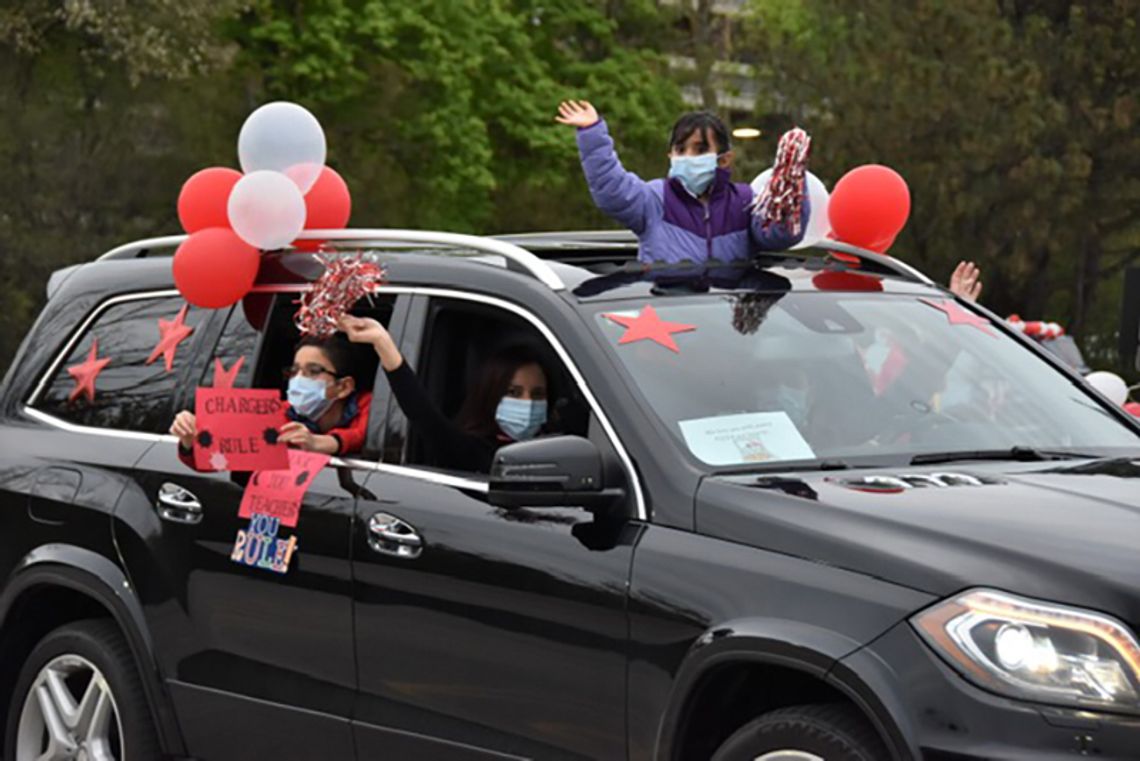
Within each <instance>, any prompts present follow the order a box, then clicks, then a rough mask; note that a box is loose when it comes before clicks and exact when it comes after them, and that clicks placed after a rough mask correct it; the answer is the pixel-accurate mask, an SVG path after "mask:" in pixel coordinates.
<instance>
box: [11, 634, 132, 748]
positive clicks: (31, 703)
mask: <svg viewBox="0 0 1140 761" xmlns="http://www.w3.org/2000/svg"><path fill="white" fill-rule="evenodd" d="M122 738H123V726H122V721H121V720H120V718H119V710H118V707H117V706H116V705H115V696H114V694H113V693H112V692H111V686H110V685H109V684H107V679H106V678H105V677H104V676H103V672H101V671H100V670H99V669H98V668H96V667H95V664H93V663H91V661H89V660H87V659H86V658H83V657H82V656H79V655H70V654H69V655H60V656H58V657H56V658H53V659H52V660H51V661H50V662H49V663H48V664H47V665H45V666H44V667H43V668H42V669H40V673H39V674H37V675H36V678H35V681H33V682H32V686H31V687H30V688H29V689H28V693H27V695H25V696H24V707H23V709H21V711H20V724H19V727H18V728H17V730H16V758H15V761H119V759H122V758H123V747H122Z"/></svg>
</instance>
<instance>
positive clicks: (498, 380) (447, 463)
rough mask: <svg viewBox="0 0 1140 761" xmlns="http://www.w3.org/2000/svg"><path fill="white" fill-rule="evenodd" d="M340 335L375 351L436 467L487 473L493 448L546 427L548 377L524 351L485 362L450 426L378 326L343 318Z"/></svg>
mask: <svg viewBox="0 0 1140 761" xmlns="http://www.w3.org/2000/svg"><path fill="white" fill-rule="evenodd" d="M340 329H341V330H343V331H344V332H345V333H346V334H347V335H348V338H349V340H350V341H354V342H357V343H364V344H369V345H371V346H372V347H373V348H374V349H375V350H376V353H377V355H379V357H380V365H381V367H383V368H384V372H385V374H386V375H387V377H388V385H389V387H391V389H392V393H393V395H395V397H396V401H397V402H398V403H399V405H400V409H402V410H403V411H404V415H406V416H407V418H408V420H409V421H410V422H411V424H412V425H413V426H414V427H415V428H416V432H417V434H419V435H420V436H422V437H423V438H424V440H425V441H426V442H427V443H428V446H429V447H430V448H431V450H432V452H433V454H434V455H435V456H436V460H437V463H438V464H439V465H440V466H441V467H444V468H453V469H456V470H466V471H473V472H478V473H489V472H490V470H491V463H492V461H493V460H494V457H495V452H496V450H498V448H499V447H501V446H503V445H504V444H509V443H511V442H514V441H526V440H527V439H532V438H534V437H535V436H537V435H538V434H539V433H541V432H542V431H543V429H544V428H545V426H546V424H547V413H548V409H547V399H548V397H549V395H550V392H549V387H548V378H549V375H548V374H547V372H546V370H545V368H544V367H543V364H542V361H541V359H540V358H539V357H538V355H537V354H535V353H534V352H532V351H531V350H529V349H527V348H526V347H523V346H514V347H510V348H507V349H504V350H502V351H500V352H498V353H496V354H495V355H494V356H492V357H490V358H489V359H488V360H487V361H486V362H485V363H484V364H483V366H482V367H481V368H480V369H479V378H478V380H477V381H476V383H475V386H474V388H473V389H472V390H471V392H470V393H469V394H468V395H467V398H466V399H465V401H464V403H463V406H462V408H461V409H460V411H459V414H458V416H457V417H456V419H455V420H450V419H448V418H447V416H445V415H444V414H443V413H442V412H441V411H440V410H439V408H438V407H436V405H435V404H433V403H432V401H431V399H430V398H429V397H428V394H427V392H426V391H424V388H423V386H422V385H420V381H419V378H417V377H416V374H415V373H414V372H413V371H412V368H411V367H410V366H409V365H408V363H407V362H405V361H404V358H403V356H402V355H401V354H400V350H399V349H398V348H397V347H396V342H395V341H393V340H392V336H391V335H390V334H389V333H388V331H387V330H385V329H384V326H383V325H381V324H380V323H379V322H377V321H376V320H372V319H368V318H363V317H352V316H349V315H346V316H345V317H344V318H342V319H341V322H340Z"/></svg>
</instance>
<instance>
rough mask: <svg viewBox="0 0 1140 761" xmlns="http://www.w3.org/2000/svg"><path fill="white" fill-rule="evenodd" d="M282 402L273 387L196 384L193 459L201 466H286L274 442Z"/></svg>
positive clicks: (282, 419)
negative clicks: (197, 386)
mask: <svg viewBox="0 0 1140 761" xmlns="http://www.w3.org/2000/svg"><path fill="white" fill-rule="evenodd" d="M285 409H286V403H285V402H284V401H282V400H281V395H280V394H279V393H278V392H277V391H275V390H273V389H263V388H255V389H247V388H237V389H235V388H205V387H199V388H198V394H197V401H196V403H195V405H194V415H195V418H196V423H197V427H198V436H197V438H196V439H195V441H194V464H195V465H196V466H197V467H198V468H200V469H202V470H237V471H243V470H276V469H283V468H287V467H289V458H288V455H287V454H286V452H287V448H286V446H285V445H284V444H278V443H277V430H278V429H279V428H280V427H281V426H283V425H284V424H285Z"/></svg>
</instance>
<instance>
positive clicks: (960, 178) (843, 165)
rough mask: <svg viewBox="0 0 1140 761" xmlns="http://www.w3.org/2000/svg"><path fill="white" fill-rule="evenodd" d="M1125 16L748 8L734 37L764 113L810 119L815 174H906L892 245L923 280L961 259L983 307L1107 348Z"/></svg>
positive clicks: (1134, 188) (1126, 98) (1130, 251)
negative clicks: (973, 274)
mask: <svg viewBox="0 0 1140 761" xmlns="http://www.w3.org/2000/svg"><path fill="white" fill-rule="evenodd" d="M1138 15H1140V3H1138V2H1136V0H1113V1H1112V2H1096V1H1095V0H1092V1H1089V2H1051V1H1042V2H1032V1H1026V2H999V3H994V2H990V0H956V1H955V2H933V1H930V2H923V3H916V4H913V5H900V4H898V3H892V2H889V1H888V0H795V1H794V2H785V1H784V0H753V3H752V4H751V15H750V18H749V21H748V24H747V38H748V39H749V41H750V43H751V46H752V49H753V54H754V55H755V56H756V58H757V60H758V61H762V66H761V71H762V72H763V74H762V76H763V77H764V78H765V89H766V91H767V92H769V93H770V94H771V96H770V97H769V99H768V100H767V102H765V103H763V104H762V105H761V111H762V114H761V116H762V118H763V119H765V120H766V123H767V124H768V125H769V126H772V127H775V128H777V129H776V132H777V133H778V128H782V127H783V126H786V125H789V124H791V123H792V122H797V123H801V124H804V125H805V126H807V127H808V129H809V130H810V131H811V132H812V134H813V138H814V142H813V168H814V169H815V171H816V172H817V173H818V174H820V175H821V176H822V177H824V178H825V179H826V180H828V181H830V182H834V181H835V180H837V179H838V178H839V177H840V176H841V175H842V174H843V173H844V172H845V171H846V170H847V169H849V168H851V167H853V166H856V165H858V164H863V163H872V162H879V163H885V164H889V165H891V166H893V167H895V168H896V169H898V170H899V171H900V172H901V173H902V174H903V176H904V177H906V178H907V181H908V183H909V184H910V187H911V192H912V198H913V210H912V213H911V220H910V223H909V224H908V226H907V228H906V230H905V231H904V233H903V235H902V236H900V238H899V240H898V242H897V243H896V246H895V248H894V251H893V253H895V254H896V255H899V256H902V257H904V258H907V259H910V260H912V261H914V262H915V263H916V264H918V265H920V266H922V267H924V268H925V269H927V270H928V271H930V272H932V273H935V274H939V273H943V272H947V271H948V270H949V268H951V267H952V266H953V264H954V263H955V262H956V261H958V260H959V259H962V258H968V259H975V260H977V261H979V262H980V263H981V264H982V265H983V267H984V269H985V279H986V281H987V290H986V294H985V296H984V298H985V300H986V301H987V302H988V303H989V304H991V305H992V306H993V307H994V308H995V309H997V310H999V311H1004V312H1011V311H1019V312H1021V313H1022V314H1024V315H1026V316H1027V317H1034V318H1048V319H1057V320H1059V321H1063V322H1065V323H1067V324H1068V325H1069V326H1070V327H1071V328H1072V329H1073V330H1074V331H1075V332H1076V333H1078V334H1079V335H1082V336H1091V335H1093V334H1097V335H1098V336H1099V337H1100V338H1101V339H1102V340H1101V341H1099V345H1107V344H1108V343H1109V342H1108V341H1105V340H1103V339H1104V337H1105V336H1107V334H1109V333H1110V332H1111V331H1112V330H1113V328H1114V327H1115V325H1114V323H1115V317H1116V315H1117V310H1118V299H1119V290H1118V288H1119V277H1118V276H1119V272H1120V270H1121V269H1122V268H1123V267H1124V266H1126V265H1127V264H1128V263H1129V262H1133V261H1136V259H1137V252H1138V251H1140V248H1138V246H1137V243H1140V218H1138V216H1137V215H1136V214H1135V212H1134V211H1133V210H1134V209H1135V208H1136V199H1137V193H1138V192H1140V189H1138V185H1137V183H1138V182H1140V181H1138V179H1137V169H1138V168H1140V167H1138V165H1137V162H1138V161H1140V143H1138V138H1137V132H1136V129H1135V123H1136V119H1137V105H1136V95H1135V93H1136V92H1137V90H1138V86H1140V76H1138V72H1137V66H1138V64H1140V50H1138V49H1137V45H1138V44H1140V43H1138V40H1140V36H1138V35H1137V33H1136V19H1137V16H1138ZM1114 289H1115V290H1114ZM1114 296H1115V298H1114ZM1103 359H1104V360H1107V359H1108V357H1107V356H1105V357H1104V358H1103Z"/></svg>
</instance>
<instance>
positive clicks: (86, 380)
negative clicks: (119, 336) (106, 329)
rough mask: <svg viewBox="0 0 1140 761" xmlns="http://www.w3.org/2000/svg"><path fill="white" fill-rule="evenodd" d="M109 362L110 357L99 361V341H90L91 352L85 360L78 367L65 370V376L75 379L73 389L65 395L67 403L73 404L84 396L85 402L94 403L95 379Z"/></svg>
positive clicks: (74, 366) (95, 339)
mask: <svg viewBox="0 0 1140 761" xmlns="http://www.w3.org/2000/svg"><path fill="white" fill-rule="evenodd" d="M110 361H111V358H110V357H104V358H102V359H99V339H97V338H92V339H91V351H90V352H88V354H87V359H86V360H84V361H83V362H80V363H79V364H78V365H72V366H71V367H69V368H67V374H68V375H70V376H71V377H72V378H75V388H73V389H72V390H71V393H70V394H68V395H67V401H69V402H74V401H75V400H76V399H78V398H79V397H80V396H86V397H87V401H89V402H94V401H95V379H96V378H98V377H99V373H101V372H102V371H103V368H104V367H106V366H107V364H108V363H109V362H110Z"/></svg>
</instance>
